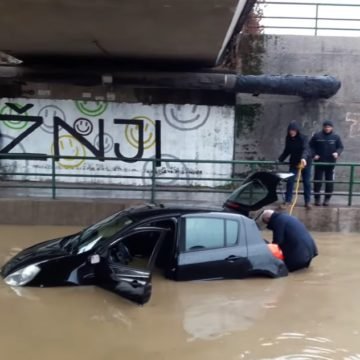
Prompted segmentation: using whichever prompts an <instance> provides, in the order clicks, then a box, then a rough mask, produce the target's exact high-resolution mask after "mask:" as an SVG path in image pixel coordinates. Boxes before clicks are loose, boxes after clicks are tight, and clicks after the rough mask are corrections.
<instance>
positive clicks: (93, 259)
mask: <svg viewBox="0 0 360 360" xmlns="http://www.w3.org/2000/svg"><path fill="white" fill-rule="evenodd" d="M89 262H90V264H93V265H95V264H99V262H100V255H98V254H94V255H91V256H89Z"/></svg>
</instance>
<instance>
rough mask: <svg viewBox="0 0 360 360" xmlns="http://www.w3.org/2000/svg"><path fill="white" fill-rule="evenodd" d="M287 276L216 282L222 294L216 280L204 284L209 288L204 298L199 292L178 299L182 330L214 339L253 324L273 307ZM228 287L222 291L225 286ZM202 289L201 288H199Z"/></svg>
mask: <svg viewBox="0 0 360 360" xmlns="http://www.w3.org/2000/svg"><path fill="white" fill-rule="evenodd" d="M286 281H287V279H278V280H275V281H272V282H270V284H269V281H267V280H254V279H251V280H248V281H247V283H245V282H238V281H228V282H227V284H223V282H222V283H219V284H220V286H221V287H222V288H223V293H221V294H219V290H218V289H219V285H218V284H217V282H212V283H211V284H208V286H209V287H211V289H212V291H210V292H209V291H207V293H206V297H204V296H203V295H202V294H201V293H200V292H197V293H196V292H195V293H192V294H191V295H190V296H186V297H185V298H184V299H181V300H182V302H183V308H184V329H185V331H186V332H187V333H188V334H189V335H191V338H189V339H188V340H189V341H194V340H196V339H202V340H215V339H219V338H221V337H223V336H225V335H229V334H231V333H234V332H239V331H244V330H247V329H249V328H250V327H251V326H253V325H254V324H255V323H256V321H258V319H259V318H260V317H263V316H264V315H265V313H266V312H267V311H268V309H273V308H276V307H277V301H278V298H279V296H280V295H281V293H282V292H283V291H284V288H285V286H286ZM224 287H225V288H228V289H226V290H227V291H226V290H225V288H224ZM201 289H203V287H201Z"/></svg>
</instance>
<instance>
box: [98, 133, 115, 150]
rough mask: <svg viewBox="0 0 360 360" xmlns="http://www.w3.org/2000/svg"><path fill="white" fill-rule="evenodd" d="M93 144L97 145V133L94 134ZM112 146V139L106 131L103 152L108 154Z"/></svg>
mask: <svg viewBox="0 0 360 360" xmlns="http://www.w3.org/2000/svg"><path fill="white" fill-rule="evenodd" d="M94 146H95V147H96V148H98V147H99V135H96V137H95V140H94ZM113 148H114V139H113V138H112V136H111V135H110V134H108V133H104V153H105V154H108V153H109V152H111V150H112V149H113Z"/></svg>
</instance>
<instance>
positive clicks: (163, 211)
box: [119, 204, 223, 222]
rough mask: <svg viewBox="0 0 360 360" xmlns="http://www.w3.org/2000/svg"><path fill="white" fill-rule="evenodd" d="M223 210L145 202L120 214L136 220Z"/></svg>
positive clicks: (220, 208)
mask: <svg viewBox="0 0 360 360" xmlns="http://www.w3.org/2000/svg"><path fill="white" fill-rule="evenodd" d="M220 211H223V208H222V207H210V206H209V207H206V206H190V205H188V206H174V205H170V206H167V205H163V204H145V205H140V206H134V207H130V208H127V209H125V210H123V211H121V212H119V214H121V213H122V214H124V215H125V214H126V215H128V216H129V217H131V218H132V219H133V220H134V221H135V222H138V221H142V220H145V219H147V218H152V217H157V216H160V217H161V216H166V215H169V216H172V215H173V216H180V215H183V214H191V213H197V212H202V213H208V212H220Z"/></svg>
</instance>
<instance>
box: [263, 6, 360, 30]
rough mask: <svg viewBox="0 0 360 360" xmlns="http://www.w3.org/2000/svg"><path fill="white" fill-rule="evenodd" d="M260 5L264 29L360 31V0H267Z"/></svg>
mask: <svg viewBox="0 0 360 360" xmlns="http://www.w3.org/2000/svg"><path fill="white" fill-rule="evenodd" d="M258 7H259V9H260V15H259V22H260V28H261V29H262V30H264V32H265V33H274V32H279V31H282V30H284V32H281V33H291V34H296V33H298V34H299V33H301V31H302V34H304V33H305V34H308V35H315V36H316V35H339V34H340V33H341V35H345V36H347V35H355V36H359V35H360V3H359V4H350V3H342V2H340V1H339V2H338V3H330V2H328V3H326V2H312V1H308V2H305V1H267V0H264V1H259V2H258ZM282 13H286V15H283V14H282ZM287 13H290V15H289V16H288V15H287ZM279 14H281V15H279Z"/></svg>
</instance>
